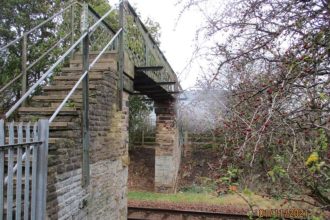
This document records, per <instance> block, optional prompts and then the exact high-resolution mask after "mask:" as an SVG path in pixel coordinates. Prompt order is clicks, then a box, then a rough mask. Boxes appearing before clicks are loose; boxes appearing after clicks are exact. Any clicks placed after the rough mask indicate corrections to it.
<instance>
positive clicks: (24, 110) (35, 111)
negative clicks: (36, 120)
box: [18, 107, 78, 115]
mask: <svg viewBox="0 0 330 220" xmlns="http://www.w3.org/2000/svg"><path fill="white" fill-rule="evenodd" d="M55 110H56V108H54V107H47V108H40V107H21V108H19V110H18V111H19V113H20V114H25V115H27V114H28V115H52V114H53V113H54V112H55ZM59 114H60V115H78V112H77V110H76V109H75V108H69V107H64V108H62V110H61V111H60V113H59Z"/></svg>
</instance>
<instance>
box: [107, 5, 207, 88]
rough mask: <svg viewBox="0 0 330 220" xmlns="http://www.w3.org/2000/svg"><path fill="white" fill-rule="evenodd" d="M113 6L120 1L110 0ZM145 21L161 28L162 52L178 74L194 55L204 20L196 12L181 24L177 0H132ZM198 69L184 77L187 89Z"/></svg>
mask: <svg viewBox="0 0 330 220" xmlns="http://www.w3.org/2000/svg"><path fill="white" fill-rule="evenodd" d="M109 2H110V4H111V5H113V4H114V3H115V4H118V2H119V1H118V0H109ZM129 2H130V3H131V4H132V5H133V6H135V7H136V8H137V9H138V11H139V12H140V14H141V16H142V20H143V21H145V20H146V18H147V17H150V18H151V19H152V20H153V21H157V22H159V24H160V26H161V39H160V40H161V50H162V51H163V52H164V54H165V56H166V58H167V60H168V61H169V63H170V64H171V66H172V68H173V69H174V71H175V72H176V73H178V74H180V73H181V72H182V70H183V69H184V68H185V66H186V65H187V63H188V61H189V60H190V58H191V56H192V52H193V44H194V41H193V39H194V37H195V32H196V30H197V28H198V27H199V25H200V23H201V19H200V18H199V16H198V15H197V14H194V13H193V12H189V13H185V14H184V16H183V17H181V19H180V20H179V22H178V17H179V13H180V11H181V7H179V6H176V5H175V4H176V2H177V0H130V1H129ZM197 75H198V70H197V69H196V68H195V69H194V68H192V69H191V70H190V71H189V73H187V72H186V73H185V74H181V75H180V80H181V85H182V87H183V89H187V88H189V87H192V86H193V85H194V83H195V81H196V78H197Z"/></svg>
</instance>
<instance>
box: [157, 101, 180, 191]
mask: <svg viewBox="0 0 330 220" xmlns="http://www.w3.org/2000/svg"><path fill="white" fill-rule="evenodd" d="M155 112H156V115H157V119H156V146H157V147H156V154H155V155H156V158H155V191H156V192H166V193H170V192H174V191H175V188H176V180H177V176H178V171H179V165H180V158H181V150H180V149H179V130H178V126H177V123H176V118H177V113H176V109H175V101H163V102H155Z"/></svg>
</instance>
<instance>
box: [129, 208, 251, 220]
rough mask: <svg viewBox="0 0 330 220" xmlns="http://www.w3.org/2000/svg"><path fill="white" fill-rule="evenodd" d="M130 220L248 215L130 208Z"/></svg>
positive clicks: (241, 218) (236, 219) (238, 219)
mask: <svg viewBox="0 0 330 220" xmlns="http://www.w3.org/2000/svg"><path fill="white" fill-rule="evenodd" d="M127 219H128V220H142V219H144V220H200V219H203V220H215V219H218V220H222V219H223V220H246V219H249V217H248V216H247V215H242V214H228V213H220V212H207V211H196V210H179V209H166V208H151V207H132V206H129V207H128V217H127Z"/></svg>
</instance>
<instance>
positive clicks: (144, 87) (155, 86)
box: [134, 71, 175, 101]
mask: <svg viewBox="0 0 330 220" xmlns="http://www.w3.org/2000/svg"><path fill="white" fill-rule="evenodd" d="M174 83H175V82H155V81H154V80H153V79H152V78H151V77H149V76H148V74H147V73H146V72H143V71H136V72H135V76H134V90H135V91H138V92H139V93H140V94H141V95H146V96H148V97H149V98H150V99H152V100H153V101H164V100H174V99H175V98H174V97H173V94H174V93H175V92H170V91H167V90H166V89H165V88H164V86H169V85H171V84H174Z"/></svg>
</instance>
